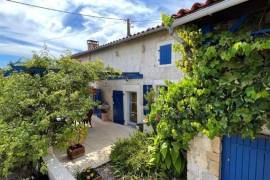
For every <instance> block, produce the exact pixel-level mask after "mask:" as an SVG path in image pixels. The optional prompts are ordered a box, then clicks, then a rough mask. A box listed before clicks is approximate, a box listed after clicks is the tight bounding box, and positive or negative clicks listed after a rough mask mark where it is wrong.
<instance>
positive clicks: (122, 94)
mask: <svg viewBox="0 0 270 180" xmlns="http://www.w3.org/2000/svg"><path fill="white" fill-rule="evenodd" d="M174 43H175V41H174V39H173V38H172V37H171V36H170V35H169V34H168V32H167V30H166V29H165V28H164V27H163V26H157V27H155V28H151V29H148V30H146V31H144V32H140V33H138V34H135V35H132V36H129V37H126V38H124V39H120V40H118V41H115V42H112V43H109V44H105V45H103V46H98V45H97V42H96V41H88V47H89V50H88V51H86V52H82V53H79V54H75V55H73V57H74V58H77V59H80V60H81V61H96V60H101V61H102V62H103V63H104V64H105V65H106V66H110V67H112V68H114V69H116V70H119V71H120V72H121V73H122V76H121V77H120V78H116V79H111V80H102V81H99V82H97V83H96V84H95V85H94V86H95V88H96V89H97V90H98V91H99V93H100V97H99V100H100V101H101V103H107V104H108V105H109V107H110V110H109V112H108V119H109V120H111V121H113V122H116V123H119V124H126V125H127V124H129V125H135V124H137V123H142V122H143V120H144V118H145V115H146V114H147V109H146V103H147V102H146V100H145V98H144V95H145V94H146V93H147V92H148V91H149V90H150V89H151V88H159V87H161V86H165V82H164V81H165V80H170V81H174V82H175V81H178V80H180V79H181V78H182V77H183V74H182V73H181V72H180V71H179V70H178V69H177V67H176V65H175V61H176V59H179V58H180V56H179V55H176V54H175V53H174V52H173V44H174Z"/></svg>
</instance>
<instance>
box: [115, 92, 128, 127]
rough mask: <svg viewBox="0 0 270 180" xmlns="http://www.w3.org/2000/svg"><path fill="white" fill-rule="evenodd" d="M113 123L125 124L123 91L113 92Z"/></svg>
mask: <svg viewBox="0 0 270 180" xmlns="http://www.w3.org/2000/svg"><path fill="white" fill-rule="evenodd" d="M113 121H114V122H116V123H118V124H124V122H125V121H124V105H123V91H113Z"/></svg>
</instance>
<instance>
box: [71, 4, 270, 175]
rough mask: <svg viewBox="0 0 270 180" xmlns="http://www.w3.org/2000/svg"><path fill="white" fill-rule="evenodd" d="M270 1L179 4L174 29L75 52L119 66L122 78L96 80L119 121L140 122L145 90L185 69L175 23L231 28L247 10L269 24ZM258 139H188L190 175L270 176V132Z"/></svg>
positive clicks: (83, 57)
mask: <svg viewBox="0 0 270 180" xmlns="http://www.w3.org/2000/svg"><path fill="white" fill-rule="evenodd" d="M269 7H270V6H269V4H268V1H267V0H207V1H206V2H204V3H195V4H194V5H193V6H192V7H191V9H181V10H179V11H178V12H177V13H176V14H174V15H173V16H172V17H174V19H175V21H174V23H173V24H172V26H171V28H170V29H169V30H168V29H165V28H164V27H163V26H157V27H155V28H152V29H148V30H146V31H143V32H140V33H138V34H134V35H131V36H128V37H126V38H123V39H120V40H117V41H114V42H111V43H108V44H105V45H102V46H98V44H97V42H95V41H88V44H89V49H88V50H87V51H85V52H81V53H78V54H74V55H73V57H74V58H77V59H80V60H81V61H87V60H90V61H92V60H96V59H101V60H102V61H103V62H104V63H105V64H106V65H110V66H112V67H114V68H116V69H120V70H121V71H122V72H124V73H123V77H122V78H120V79H114V80H108V81H100V82H97V84H96V88H98V89H101V94H102V95H101V96H102V98H101V99H102V101H106V102H107V103H108V104H109V105H110V107H111V111H110V112H109V119H111V120H112V121H114V122H117V123H121V124H136V123H139V122H142V121H143V119H144V116H145V114H146V113H147V112H146V109H145V104H146V101H145V99H144V96H143V95H144V94H145V92H147V91H148V90H149V89H150V88H152V87H154V88H158V87H160V86H164V85H165V84H164V80H171V81H179V80H181V78H182V77H183V74H182V73H181V72H180V71H179V70H178V69H177V68H176V66H175V64H174V60H175V59H181V57H180V55H176V54H174V53H173V51H172V44H174V43H175V42H176V41H178V42H179V41H181V40H180V39H179V38H177V36H176V34H175V33H174V32H175V31H174V29H176V28H177V27H179V26H181V25H184V24H189V23H194V24H196V25H198V26H200V27H201V28H202V31H203V32H204V33H207V32H210V31H212V30H213V25H214V24H217V23H221V22H222V23H226V24H229V26H230V28H229V29H228V30H229V31H231V32H235V31H237V30H238V29H239V28H240V27H241V26H242V25H244V22H245V18H246V17H247V16H249V15H254V14H262V13H263V18H262V20H263V21H265V23H266V24H270V13H269V12H270V11H269ZM269 32H270V30H269V29H263V30H261V29H256V28H255V29H254V32H253V34H258V35H260V34H263V33H269ZM262 134H264V135H263V136H261V137H258V138H256V139H255V140H254V141H250V140H243V139H241V138H240V137H237V136H233V137H216V138H215V139H214V140H210V139H208V138H207V137H204V136H203V135H199V136H197V137H196V138H195V139H193V140H192V141H191V142H190V150H189V151H188V153H187V160H188V162H187V179H189V180H218V179H222V180H233V179H237V180H238V179H243V180H245V179H262V180H266V179H270V171H269V169H270V139H269V138H268V136H267V135H269V134H270V133H269V132H268V131H264V132H262Z"/></svg>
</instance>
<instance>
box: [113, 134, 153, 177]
mask: <svg viewBox="0 0 270 180" xmlns="http://www.w3.org/2000/svg"><path fill="white" fill-rule="evenodd" d="M150 144H152V139H151V135H149V134H144V133H141V132H136V133H135V134H134V135H132V136H131V137H130V138H126V139H120V140H118V141H117V142H116V143H115V144H114V146H113V147H112V152H111V155H110V158H111V164H112V167H113V170H114V172H115V175H116V176H118V177H123V176H126V177H133V178H135V177H136V178H146V177H149V176H151V175H153V173H154V170H155V169H154V166H152V165H151V164H149V162H148V161H149V156H150V154H149V151H148V146H149V145H150Z"/></svg>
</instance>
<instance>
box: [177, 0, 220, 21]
mask: <svg viewBox="0 0 270 180" xmlns="http://www.w3.org/2000/svg"><path fill="white" fill-rule="evenodd" d="M220 1H222V0H206V1H205V2H204V3H199V2H197V3H194V4H193V5H192V7H191V8H190V9H180V10H179V11H178V12H177V13H176V14H173V15H172V17H173V18H175V19H177V18H181V17H183V16H186V15H188V14H191V13H194V12H195V11H198V10H200V9H203V8H206V7H208V6H212V5H213V4H215V3H218V2H220Z"/></svg>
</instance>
